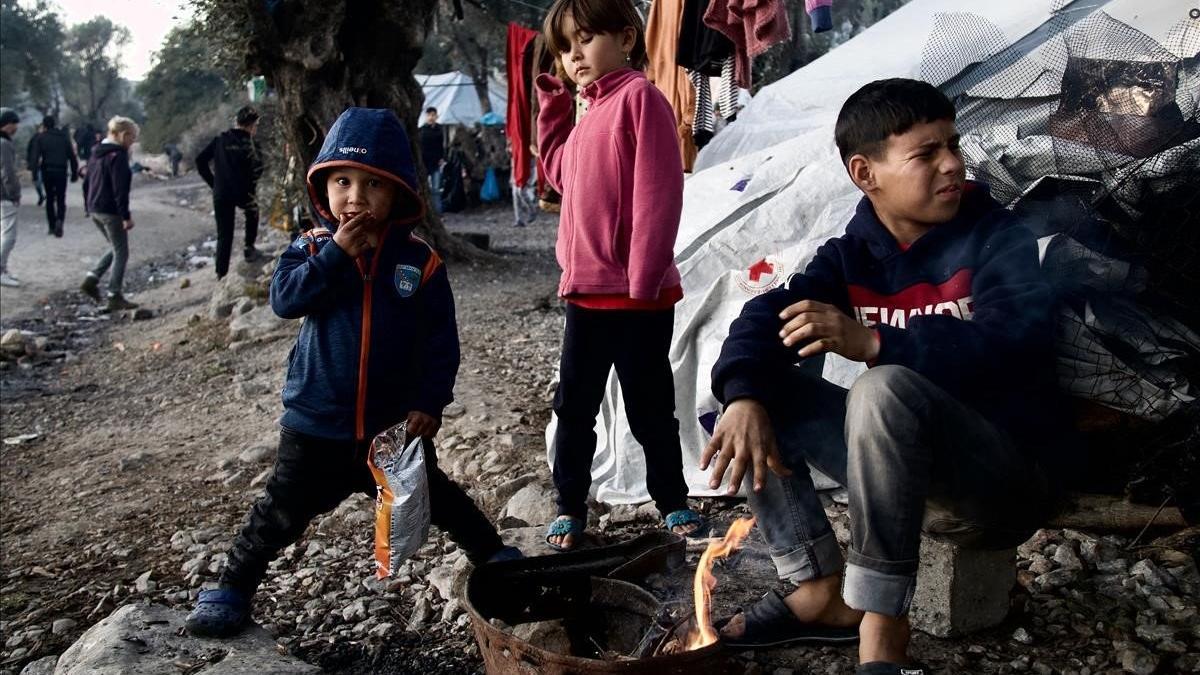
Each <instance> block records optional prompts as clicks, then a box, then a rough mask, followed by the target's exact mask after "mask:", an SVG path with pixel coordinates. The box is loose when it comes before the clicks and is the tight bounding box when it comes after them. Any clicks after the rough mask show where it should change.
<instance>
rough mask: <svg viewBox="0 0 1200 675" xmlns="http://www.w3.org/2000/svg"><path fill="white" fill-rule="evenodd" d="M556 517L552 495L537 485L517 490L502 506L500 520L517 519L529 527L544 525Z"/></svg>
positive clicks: (556, 510) (533, 484) (556, 512)
mask: <svg viewBox="0 0 1200 675" xmlns="http://www.w3.org/2000/svg"><path fill="white" fill-rule="evenodd" d="M557 516H558V508H557V507H556V506H555V504H554V494H553V493H552V492H551V491H550V490H548V489H546V488H544V487H542V486H541V485H540V484H538V483H531V484H529V485H526V486H525V487H523V488H521V489H520V490H517V492H516V493H515V494H514V495H513V496H512V497H510V498H509V499H508V503H507V504H505V506H504V511H503V512H502V513H501V514H500V517H501V518H505V517H512V518H519V519H520V520H523V521H525V523H526V524H529V525H545V524H547V523H549V522H550V521H552V520H554V519H555V518H556V517H557Z"/></svg>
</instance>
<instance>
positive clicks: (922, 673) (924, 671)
mask: <svg viewBox="0 0 1200 675" xmlns="http://www.w3.org/2000/svg"><path fill="white" fill-rule="evenodd" d="M854 675H933V671H932V670H930V669H929V666H925V665H922V664H920V663H916V662H914V663H910V664H907V665H902V664H899V663H888V662H887V661H872V662H870V663H864V664H862V665H860V666H859V667H858V668H857V669H855V671H854Z"/></svg>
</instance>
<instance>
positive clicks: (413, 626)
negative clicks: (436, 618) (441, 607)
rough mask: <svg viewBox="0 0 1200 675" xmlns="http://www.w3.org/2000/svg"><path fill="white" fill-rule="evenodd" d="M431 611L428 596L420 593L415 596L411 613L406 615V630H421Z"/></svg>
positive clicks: (415, 631) (427, 621) (417, 631)
mask: <svg viewBox="0 0 1200 675" xmlns="http://www.w3.org/2000/svg"><path fill="white" fill-rule="evenodd" d="M432 613H433V609H432V607H431V606H430V604H429V598H427V597H426V596H424V595H422V596H421V597H419V598H417V602H416V604H415V605H414V606H413V611H412V614H410V615H409V616H408V630H410V631H413V632H414V633H419V632H421V629H422V628H424V627H425V624H427V623H429V616H430V615H431V614H432Z"/></svg>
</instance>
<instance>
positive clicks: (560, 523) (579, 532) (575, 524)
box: [546, 516, 586, 551]
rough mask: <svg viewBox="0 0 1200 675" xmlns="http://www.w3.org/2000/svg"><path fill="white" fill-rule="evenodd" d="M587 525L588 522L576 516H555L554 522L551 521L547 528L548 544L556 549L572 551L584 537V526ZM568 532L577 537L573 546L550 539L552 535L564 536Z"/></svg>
mask: <svg viewBox="0 0 1200 675" xmlns="http://www.w3.org/2000/svg"><path fill="white" fill-rule="evenodd" d="M585 525H586V523H584V521H583V520H582V519H580V518H576V517H575V516H559V517H557V518H555V519H554V522H552V523H550V527H548V528H546V545H547V546H549V547H550V548H552V549H554V550H555V551H570V550H571V549H573V548H575V546H577V545H578V544H579V542H580V540H581V539H583V528H584V527H585ZM568 534H569V535H571V536H572V537H574V538H575V543H574V544H572V545H571V546H563V545H562V544H555V543H554V542H552V541H550V537H564V536H566V535H568Z"/></svg>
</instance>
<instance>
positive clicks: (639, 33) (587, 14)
mask: <svg viewBox="0 0 1200 675" xmlns="http://www.w3.org/2000/svg"><path fill="white" fill-rule="evenodd" d="M568 16H570V17H571V18H572V19H573V20H574V21H575V28H576V29H577V30H585V31H587V32H589V33H592V34H598V33H609V34H614V33H620V32H621V31H623V30H625V29H626V28H632V29H633V35H634V37H633V51H632V52H630V53H629V65H630V66H631V67H633V68H637V69H638V70H641V69H642V68H645V67H646V28H645V26H644V25H643V23H642V17H641V15H640V14H638V12H637V10H636V9H634V7H633V2H631V1H630V0H557V1H556V2H555V3H554V6H552V7H551V8H550V12H549V13H548V14H546V21H545V22H544V23H543V24H542V33H544V34H545V36H546V46H548V47H549V48H550V53H551V54H552V55H553V56H554V59H555V60H558V59H559V58H560V57H561V56H562V54H563V52H566V51H570V49H571V36H570V35H567V34H566V33H565V32H564V29H563V24H564V23H565V21H566V18H567V17H568Z"/></svg>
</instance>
